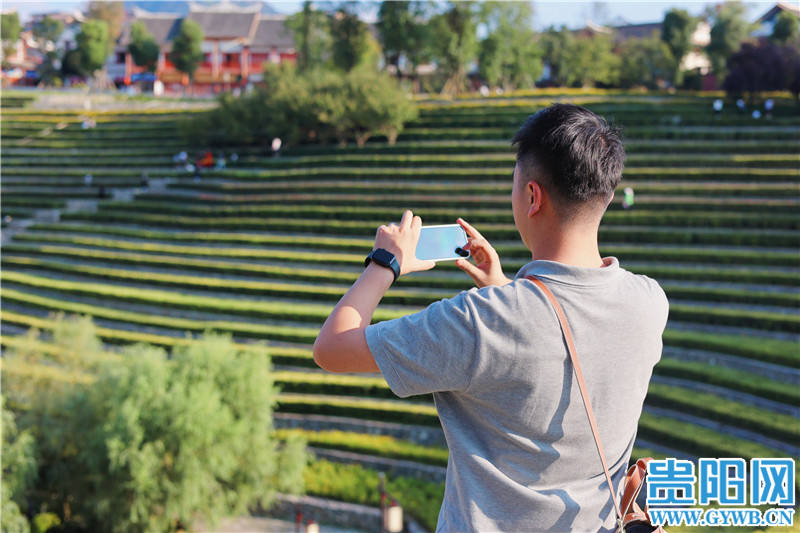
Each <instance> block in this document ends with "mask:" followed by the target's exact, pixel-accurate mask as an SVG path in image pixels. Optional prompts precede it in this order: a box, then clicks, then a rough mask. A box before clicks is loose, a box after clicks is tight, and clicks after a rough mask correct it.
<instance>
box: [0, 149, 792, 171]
mask: <svg viewBox="0 0 800 533" xmlns="http://www.w3.org/2000/svg"><path fill="white" fill-rule="evenodd" d="M231 151H232V150H227V153H228V155H230V153H231ZM172 155H173V154H172V153H169V152H164V151H162V152H161V153H157V154H152V153H151V154H147V155H144V156H138V157H132V154H129V153H120V154H116V155H102V154H96V155H90V154H86V153H84V152H83V151H81V152H80V153H79V154H74V155H71V154H62V155H58V154H50V153H41V154H35V155H34V154H31V155H27V154H16V155H14V154H7V156H6V158H5V161H4V163H5V164H6V165H8V166H21V167H26V166H55V165H59V166H83V167H85V166H100V165H111V166H144V167H152V166H170V165H171V164H172ZM626 164H627V165H628V167H635V166H637V164H638V165H639V166H648V167H653V166H656V167H658V166H664V167H672V168H674V167H689V168H692V167H698V166H699V165H703V164H704V165H709V166H714V167H723V168H724V167H755V168H797V166H798V164H800V157H798V156H797V155H795V154H791V153H790V154H758V155H750V156H744V155H741V154H731V155H725V154H697V155H695V156H692V157H687V156H686V154H680V155H666V154H655V155H653V154H629V155H628V157H627V158H626ZM340 166H345V167H381V168H397V167H399V168H412V167H414V168H415V167H443V168H506V169H507V168H510V167H513V166H514V155H513V154H511V153H501V154H494V153H490V154H477V155H476V154H469V155H467V154H459V155H444V154H442V155H417V154H408V155H404V156H400V155H372V156H369V155H336V156H330V155H323V156H300V157H280V158H275V157H266V156H258V155H249V156H248V155H243V156H241V157H240V159H239V160H238V161H237V162H236V164H235V165H234V164H233V163H231V164H230V167H231V168H239V167H258V168H264V167H266V168H271V169H280V168H285V169H288V168H296V167H310V168H322V167H340Z"/></svg>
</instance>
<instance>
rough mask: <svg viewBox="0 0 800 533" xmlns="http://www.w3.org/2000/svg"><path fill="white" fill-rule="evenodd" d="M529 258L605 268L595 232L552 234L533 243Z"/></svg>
mask: <svg viewBox="0 0 800 533" xmlns="http://www.w3.org/2000/svg"><path fill="white" fill-rule="evenodd" d="M531 258H532V259H533V260H534V261H536V260H539V259H544V260H547V261H556V262H559V263H564V264H565V265H572V266H579V267H590V268H600V267H604V266H606V265H605V263H603V258H602V256H601V255H600V249H599V247H598V245H597V232H596V231H595V232H593V233H592V232H586V231H585V230H584V231H582V232H573V233H571V234H570V233H567V232H552V233H550V234H549V235H543V236H542V238H540V239H537V240H536V241H535V242H534V243H533V248H532V249H531Z"/></svg>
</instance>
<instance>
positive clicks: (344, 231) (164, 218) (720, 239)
mask: <svg viewBox="0 0 800 533" xmlns="http://www.w3.org/2000/svg"><path fill="white" fill-rule="evenodd" d="M399 215H400V214H399V213H398V214H397V215H396V218H398V219H399ZM61 219H62V220H79V221H92V222H103V223H108V222H111V223H123V224H130V223H131V222H133V221H135V223H136V224H139V225H146V224H150V225H156V226H158V225H161V226H164V227H171V228H175V229H183V230H188V229H197V230H209V229H214V230H223V229H224V230H234V231H241V230H259V231H280V232H296V233H311V232H313V233H318V234H326V235H342V236H344V235H361V236H364V235H374V233H375V231H376V229H377V226H378V225H379V224H380V222H377V223H376V222H366V221H350V220H348V221H341V220H335V221H326V223H325V224H320V223H319V221H318V220H311V219H299V220H294V219H286V218H211V217H178V216H174V215H173V216H170V215H150V214H142V215H138V216H136V217H132V216H131V215H130V214H125V213H110V212H98V213H80V212H74V213H62V215H61ZM387 222H388V221H387ZM444 222H450V223H454V222H455V217H454V218H453V219H451V220H447V221H444ZM480 231H481V233H482V234H483V235H484V236H485V237H486V238H487V239H489V240H493V239H495V240H500V239H508V240H514V239H517V238H519V233H518V231H517V229H516V227H514V226H513V225H512V224H484V225H483V228H482V229H481V230H480ZM599 237H600V239H601V240H606V241H616V242H625V243H642V242H644V243H649V244H655V243H663V244H667V243H669V244H719V245H740V246H741V245H743V246H759V247H775V246H778V247H794V248H796V247H800V234H798V233H797V232H791V231H777V230H769V231H765V230H747V229H736V230H730V229H725V228H705V227H703V228H700V227H691V228H681V227H673V228H654V227H648V226H641V227H629V226H622V227H618V228H615V227H613V226H608V225H603V226H601V227H600V231H599Z"/></svg>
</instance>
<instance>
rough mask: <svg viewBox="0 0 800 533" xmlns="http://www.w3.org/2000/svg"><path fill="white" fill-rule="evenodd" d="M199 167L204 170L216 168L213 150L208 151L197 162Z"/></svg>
mask: <svg viewBox="0 0 800 533" xmlns="http://www.w3.org/2000/svg"><path fill="white" fill-rule="evenodd" d="M197 166H198V167H203V168H211V167H213V166H214V154H212V153H211V150H206V151H205V153H204V154H203V156H202V157H201V158H200V159H198V160H197Z"/></svg>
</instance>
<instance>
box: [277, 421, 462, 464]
mask: <svg viewBox="0 0 800 533" xmlns="http://www.w3.org/2000/svg"><path fill="white" fill-rule="evenodd" d="M276 434H277V436H278V438H281V439H285V438H286V437H288V436H289V435H301V436H302V437H304V438H305V440H306V442H308V445H309V446H314V447H318V448H330V449H334V450H344V451H349V452H354V453H364V454H368V455H373V456H378V457H386V458H389V459H400V460H404V461H415V462H417V463H423V464H428V465H434V466H442V467H446V466H447V456H448V455H449V454H448V450H447V448H441V447H438V446H421V445H419V444H415V443H413V442H409V441H405V440H401V439H396V438H394V437H390V436H388V435H370V434H364V433H353V432H345V431H337V430H327V431H308V430H302V429H279V430H277V431H276Z"/></svg>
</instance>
